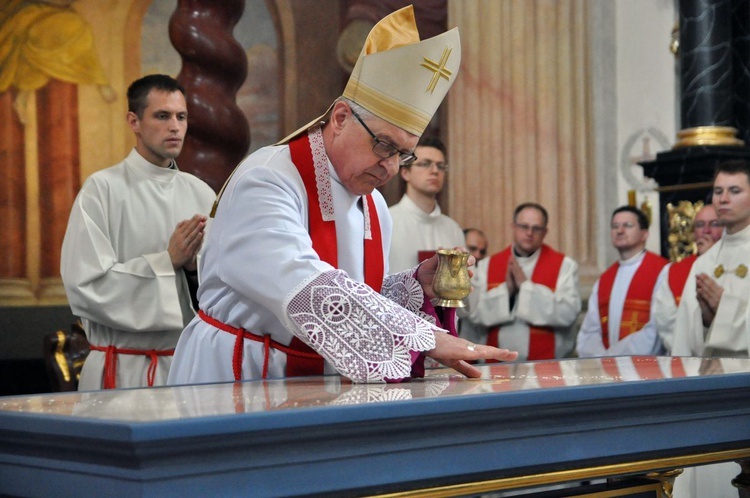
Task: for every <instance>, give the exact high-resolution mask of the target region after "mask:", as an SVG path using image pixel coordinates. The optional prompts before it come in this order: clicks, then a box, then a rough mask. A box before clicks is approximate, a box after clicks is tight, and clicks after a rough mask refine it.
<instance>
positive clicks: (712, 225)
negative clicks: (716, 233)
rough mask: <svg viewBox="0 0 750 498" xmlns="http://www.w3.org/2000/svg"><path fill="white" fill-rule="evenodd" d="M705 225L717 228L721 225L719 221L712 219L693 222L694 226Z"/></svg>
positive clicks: (704, 226) (703, 226) (701, 226)
mask: <svg viewBox="0 0 750 498" xmlns="http://www.w3.org/2000/svg"><path fill="white" fill-rule="evenodd" d="M706 225H708V226H710V227H711V228H718V227H720V226H721V223H719V220H712V221H710V222H709V223H706V222H705V221H703V220H701V221H696V222H695V223H693V226H694V227H695V228H706Z"/></svg>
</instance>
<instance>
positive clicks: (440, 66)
mask: <svg viewBox="0 0 750 498" xmlns="http://www.w3.org/2000/svg"><path fill="white" fill-rule="evenodd" d="M451 51H452V49H450V48H448V47H446V48H445V49H444V50H443V55H442V56H441V57H440V62H435V61H433V60H431V59H428V58H427V57H422V59H424V62H423V63H422V64H420V66H422V67H426V68H427V69H429V70H430V71H432V72H433V75H432V79H430V84H429V85H427V91H428V92H430V93H432V92H434V91H435V87H437V84H438V81H439V80H440V78H445V79H446V80H448V81H450V80H451V75H452V74H453V72H452V71H450V70H449V69H446V67H445V64H446V63H447V62H448V57H450V56H451Z"/></svg>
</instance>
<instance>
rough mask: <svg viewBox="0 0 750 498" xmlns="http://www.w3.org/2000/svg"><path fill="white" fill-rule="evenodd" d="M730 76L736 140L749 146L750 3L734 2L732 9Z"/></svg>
mask: <svg viewBox="0 0 750 498" xmlns="http://www.w3.org/2000/svg"><path fill="white" fill-rule="evenodd" d="M732 56H733V58H732V76H733V80H734V118H735V125H736V127H737V130H738V132H737V138H739V139H741V140H743V141H744V142H745V144H750V2H748V1H735V2H734V6H733V9H732Z"/></svg>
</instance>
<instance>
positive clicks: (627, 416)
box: [0, 356, 750, 497]
mask: <svg viewBox="0 0 750 498" xmlns="http://www.w3.org/2000/svg"><path fill="white" fill-rule="evenodd" d="M480 368H481V370H482V378H481V379H475V380H472V379H466V378H463V377H462V376H460V375H459V374H457V373H455V372H453V371H452V370H448V369H433V370H428V374H427V376H426V377H425V378H424V379H416V380H413V381H410V382H403V383H399V384H352V383H350V382H348V381H346V380H345V379H342V378H340V377H338V376H322V377H301V378H292V379H279V380H268V381H247V382H237V383H221V384H199V385H187V386H175V387H159V388H144V389H120V390H109V391H91V392H73V393H55V394H43V395H32V396H8V397H0V495H12V496H52V495H54V496H103V495H106V496H123V497H126V496H127V497H134V496H142V497H151V496H154V497H155V496H159V497H162V496H252V497H261V496H310V495H325V496H373V495H388V494H395V495H397V496H465V495H476V494H482V493H487V492H491V491H503V490H505V491H506V492H507V490H518V489H524V488H536V487H539V486H544V485H553V484H563V483H571V482H580V481H588V480H596V479H602V478H612V477H628V476H631V477H632V476H642V475H644V474H646V473H648V472H659V471H668V470H672V469H677V468H683V467H687V466H694V465H705V464H709V463H713V462H722V461H741V460H748V459H750V359H744V358H731V359H729V358H721V359H719V358H714V359H704V358H672V357H653V356H635V357H614V358H589V359H565V360H556V361H539V362H519V363H508V364H494V365H484V366H481V367H480ZM743 477H744V478H747V477H748V476H747V475H745V474H743ZM644 489H645V488H644ZM608 496H622V495H616V494H611V495H608ZM652 496H658V495H652Z"/></svg>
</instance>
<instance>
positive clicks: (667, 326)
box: [651, 263, 677, 354]
mask: <svg viewBox="0 0 750 498" xmlns="http://www.w3.org/2000/svg"><path fill="white" fill-rule="evenodd" d="M671 267H672V264H671V263H670V264H668V265H665V266H664V268H662V270H661V273H662V274H661V275H659V279H658V284H657V285H656V287H655V288H654V295H653V296H652V300H651V315H652V316H653V318H654V326H655V327H656V332H657V333H658V334H659V337H660V338H661V341H662V344H663V345H664V349H665V350H666V353H667V354H669V352H670V351H671V350H672V343H673V342H674V322H675V320H676V319H677V302H676V301H675V298H674V293H673V292H672V288H671V287H670V286H669V269H670V268H671Z"/></svg>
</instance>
